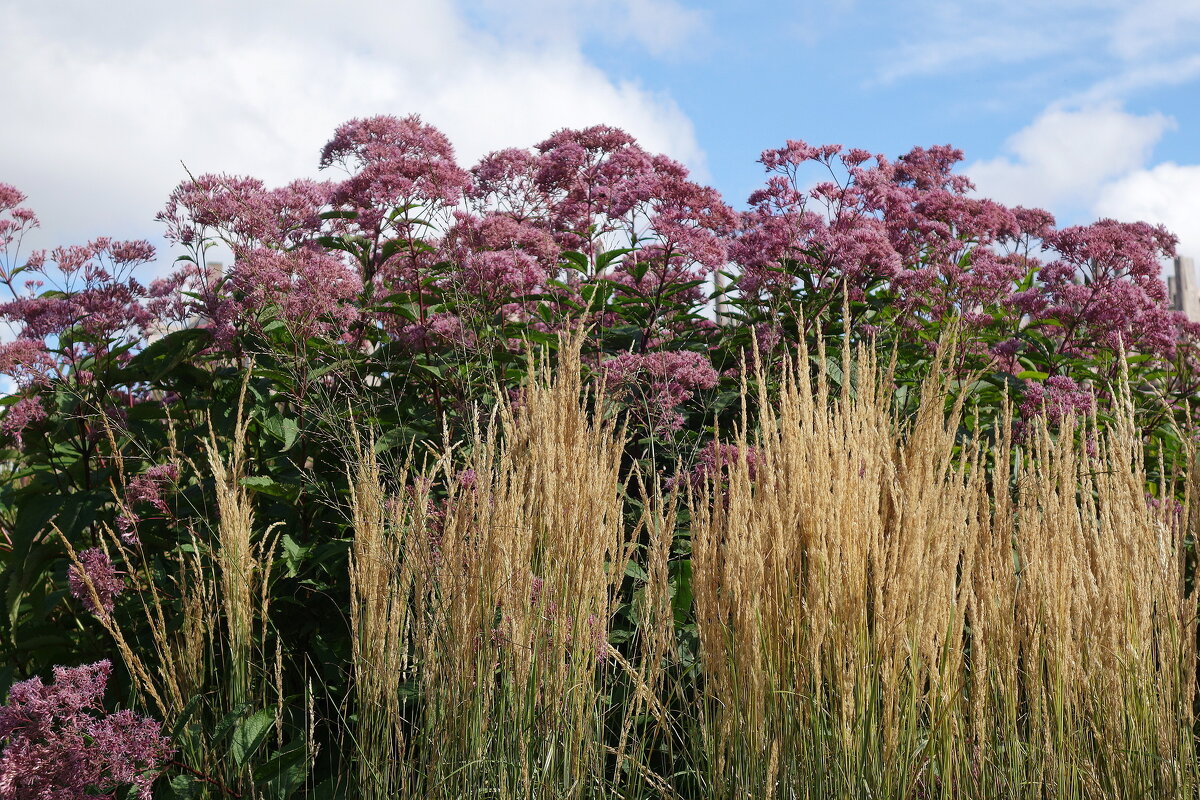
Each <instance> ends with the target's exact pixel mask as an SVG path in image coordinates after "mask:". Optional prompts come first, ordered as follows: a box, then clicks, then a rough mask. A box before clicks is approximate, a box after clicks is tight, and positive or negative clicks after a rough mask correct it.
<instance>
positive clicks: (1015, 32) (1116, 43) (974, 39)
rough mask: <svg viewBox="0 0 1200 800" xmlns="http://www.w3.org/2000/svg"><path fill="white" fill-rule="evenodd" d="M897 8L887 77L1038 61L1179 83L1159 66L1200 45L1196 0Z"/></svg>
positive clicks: (1088, 72)
mask: <svg viewBox="0 0 1200 800" xmlns="http://www.w3.org/2000/svg"><path fill="white" fill-rule="evenodd" d="M894 8H895V9H896V13H897V16H898V18H899V22H898V25H899V32H900V41H901V42H902V44H900V45H898V46H896V47H894V48H892V49H891V50H890V51H885V52H884V53H883V56H884V58H883V59H882V61H881V62H880V65H879V68H878V78H879V80H880V81H881V82H884V83H888V82H891V81H895V80H898V79H901V78H907V77H914V76H926V75H939V76H945V75H948V74H950V73H952V72H960V71H964V70H975V71H979V70H986V69H989V68H994V67H996V66H997V65H1009V66H1011V65H1018V64H1033V63H1038V62H1040V63H1043V64H1044V65H1045V66H1046V70H1043V72H1049V71H1052V70H1053V71H1055V72H1057V73H1058V76H1059V78H1060V79H1061V78H1068V79H1072V78H1079V77H1080V76H1089V77H1090V79H1092V80H1100V81H1103V82H1105V83H1110V82H1111V84H1112V85H1113V86H1115V87H1121V86H1123V85H1124V84H1126V83H1130V82H1135V81H1136V80H1137V79H1140V80H1145V79H1146V78H1148V77H1150V76H1152V75H1153V74H1155V72H1156V71H1157V72H1158V73H1159V74H1160V75H1161V76H1162V77H1163V79H1164V81H1165V82H1168V83H1171V82H1175V81H1177V75H1175V74H1173V73H1171V72H1169V71H1167V72H1164V71H1162V70H1158V69H1157V68H1158V67H1161V66H1163V65H1166V64H1170V63H1172V62H1175V61H1178V60H1179V59H1182V58H1185V57H1187V56H1192V55H1194V54H1195V52H1196V48H1197V46H1198V45H1200V3H1198V2H1196V0H1007V1H1006V2H989V3H982V2H972V3H963V2H961V0H899V2H898V3H897V4H895V6H894ZM1129 76H1136V78H1135V79H1134V81H1131V80H1130V79H1129ZM1084 79H1085V80H1087V79H1088V78H1084Z"/></svg>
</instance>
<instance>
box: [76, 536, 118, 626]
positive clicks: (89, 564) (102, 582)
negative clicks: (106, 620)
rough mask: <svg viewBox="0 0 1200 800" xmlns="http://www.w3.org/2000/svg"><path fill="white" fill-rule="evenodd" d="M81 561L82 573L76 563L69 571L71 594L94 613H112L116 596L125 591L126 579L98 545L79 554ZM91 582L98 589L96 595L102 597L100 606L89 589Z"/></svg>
mask: <svg viewBox="0 0 1200 800" xmlns="http://www.w3.org/2000/svg"><path fill="white" fill-rule="evenodd" d="M79 563H80V564H82V565H83V571H82V573H81V572H80V569H79V567H77V566H74V565H72V567H71V569H70V570H69V571H68V572H67V582H68V585H69V586H70V589H71V596H72V597H74V598H75V599H76V600H78V601H80V602H81V603H83V606H84V608H86V609H87V610H88V611H91V612H92V613H93V614H96V615H101V614H108V613H110V612H111V611H112V609H113V601H114V600H115V599H116V596H117V595H119V594H120V593H121V592H123V591H125V581H124V580H122V579H121V577H120V573H118V572H117V571H116V569H115V568H114V567H113V563H112V561H111V560H110V559H109V557H108V554H107V553H105V552H104V551H103V550H101V549H100V548H98V547H90V548H88V549H87V550H84V551H82V552H81V553H80V554H79ZM89 582H90V583H91V584H92V589H95V591H96V597H98V598H99V599H100V607H99V608H97V607H96V602H95V600H94V599H93V597H92V592H91V591H90V590H89V589H88V583H89Z"/></svg>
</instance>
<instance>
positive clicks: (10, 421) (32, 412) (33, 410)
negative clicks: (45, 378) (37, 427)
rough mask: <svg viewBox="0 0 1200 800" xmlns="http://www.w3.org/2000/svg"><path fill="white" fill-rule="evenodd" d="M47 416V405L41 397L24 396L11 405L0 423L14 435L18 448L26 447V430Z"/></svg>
mask: <svg viewBox="0 0 1200 800" xmlns="http://www.w3.org/2000/svg"><path fill="white" fill-rule="evenodd" d="M45 418H46V407H45V406H43V405H42V401H41V398H39V397H37V396H36V395H35V396H33V397H22V398H21V399H20V400H18V401H17V402H16V403H14V404H13V405H12V406H9V409H8V412H7V413H6V414H5V415H4V421H3V422H2V423H0V430H3V431H4V432H5V433H7V434H9V435H10V436H12V437H13V439H14V440H15V441H16V443H17V448H18V449H24V447H25V440H24V433H25V430H26V429H27V428H28V427H29V426H30V425H32V424H33V423H35V422H38V421H39V420H43V419H45Z"/></svg>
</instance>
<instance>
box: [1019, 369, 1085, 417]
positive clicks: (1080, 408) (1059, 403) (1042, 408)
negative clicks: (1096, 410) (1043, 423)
mask: <svg viewBox="0 0 1200 800" xmlns="http://www.w3.org/2000/svg"><path fill="white" fill-rule="evenodd" d="M1094 405H1095V398H1094V397H1093V395H1092V393H1091V392H1090V391H1088V390H1087V389H1085V388H1084V387H1082V386H1080V385H1079V384H1078V383H1076V382H1075V381H1074V380H1072V379H1071V378H1068V377H1067V376H1065V375H1054V376H1051V377H1049V378H1047V379H1046V382H1045V383H1044V384H1042V383H1034V382H1028V383H1027V384H1026V387H1025V402H1024V403H1022V404H1021V414H1022V416H1025V417H1032V416H1037V415H1040V414H1044V415H1045V416H1046V419H1047V420H1049V421H1050V422H1051V423H1058V422H1061V421H1062V420H1063V418H1064V417H1066V416H1068V415H1072V414H1087V413H1089V412H1091V410H1092V408H1093V406H1094Z"/></svg>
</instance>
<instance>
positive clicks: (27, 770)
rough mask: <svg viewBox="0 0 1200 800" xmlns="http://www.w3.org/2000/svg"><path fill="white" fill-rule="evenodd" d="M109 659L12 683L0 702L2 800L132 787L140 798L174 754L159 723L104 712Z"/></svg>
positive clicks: (80, 799)
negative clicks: (49, 679)
mask: <svg viewBox="0 0 1200 800" xmlns="http://www.w3.org/2000/svg"><path fill="white" fill-rule="evenodd" d="M111 672H112V664H111V663H110V662H109V661H107V660H105V661H99V662H97V663H95V664H90V665H86V666H80V667H74V668H67V667H55V668H54V682H53V683H52V684H51V685H49V686H46V685H44V684H43V683H42V679H41V678H31V679H29V680H27V681H22V682H21V683H17V684H14V685H13V687H12V689H11V690H10V691H9V696H8V703H7V705H4V706H0V745H2V747H3V749H2V750H0V800H88V799H89V798H97V797H104V798H115V797H116V793H117V791H118V790H119V789H122V788H124V787H127V786H132V787H133V788H134V789H135V790H136V792H137V796H138V797H139V798H141V800H150V797H151V791H150V787H151V784H152V783H153V781H154V779H155V778H156V777H157V776H158V774H159V771H160V770H161V769H162V765H163V763H164V762H165V761H167V760H168V759H169V758H170V757H171V756H172V755H173V753H174V749H173V748H172V747H171V744H170V741H169V740H168V739H167V738H166V737H164V736H162V734H161V730H160V725H159V723H158V722H156V721H155V720H152V719H150V718H148V717H140V716H138V715H136V714H134V713H133V712H132V711H117V712H115V713H112V714H105V713H104V707H103V705H102V704H101V700H102V699H103V697H104V689H105V686H106V685H107V683H108V677H109V675H110V674H111Z"/></svg>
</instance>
